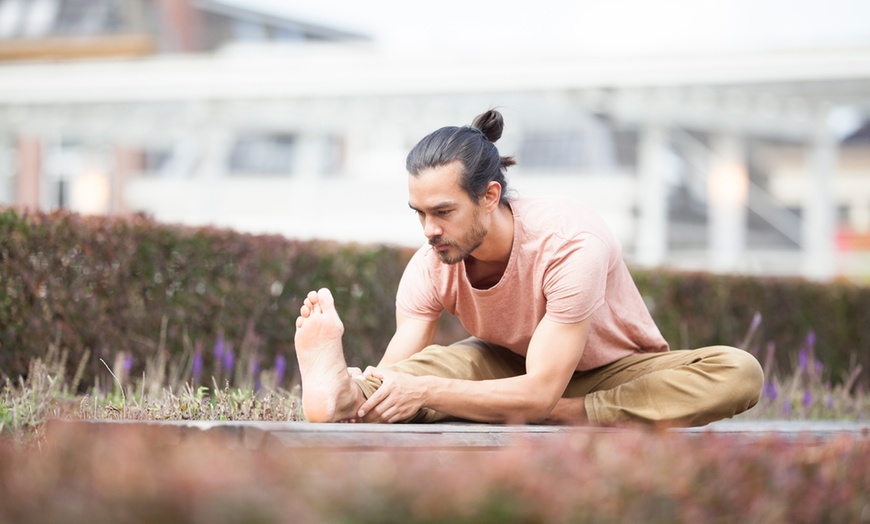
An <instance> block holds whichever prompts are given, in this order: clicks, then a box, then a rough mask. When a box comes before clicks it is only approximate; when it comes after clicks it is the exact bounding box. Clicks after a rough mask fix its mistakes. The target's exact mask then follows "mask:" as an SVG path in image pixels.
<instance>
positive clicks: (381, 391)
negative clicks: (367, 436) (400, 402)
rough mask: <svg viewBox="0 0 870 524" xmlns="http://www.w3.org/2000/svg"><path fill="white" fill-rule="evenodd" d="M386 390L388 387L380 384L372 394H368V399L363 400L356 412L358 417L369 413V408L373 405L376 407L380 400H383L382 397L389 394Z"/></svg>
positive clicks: (372, 407) (371, 408)
mask: <svg viewBox="0 0 870 524" xmlns="http://www.w3.org/2000/svg"><path fill="white" fill-rule="evenodd" d="M387 390H388V388H385V387H384V386H383V385H381V387H379V388H378V389H377V391H375V392H374V393H373V394H372V396H370V397H369V398H368V400H366V401H365V402H363V405H362V406H360V408H359V411H358V413H357V414H358V415H359V417H360V418H364V417H365V416H366V414H367V413H369V412H370V411H371V410H373V409H374V408H375V407H377V406H378V405H379V404H380V403H381V402H383V401H384V399H385V398H387V395H388V394H389V391H387Z"/></svg>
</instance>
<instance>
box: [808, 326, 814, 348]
mask: <svg viewBox="0 0 870 524" xmlns="http://www.w3.org/2000/svg"><path fill="white" fill-rule="evenodd" d="M815 345H816V332H815V331H813V330H812V329H811V330H810V332H809V333H807V347H808V348H811V347H815Z"/></svg>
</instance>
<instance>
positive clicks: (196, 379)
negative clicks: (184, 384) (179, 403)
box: [191, 349, 202, 384]
mask: <svg viewBox="0 0 870 524" xmlns="http://www.w3.org/2000/svg"><path fill="white" fill-rule="evenodd" d="M191 376H192V378H193V383H194V384H199V383H200V378H202V351H201V350H199V349H197V351H196V353H194V354H193V369H192V370H191Z"/></svg>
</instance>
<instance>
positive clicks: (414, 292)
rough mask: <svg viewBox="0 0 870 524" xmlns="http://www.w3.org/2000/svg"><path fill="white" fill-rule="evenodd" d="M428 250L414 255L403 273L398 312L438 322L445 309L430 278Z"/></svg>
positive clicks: (400, 283)
mask: <svg viewBox="0 0 870 524" xmlns="http://www.w3.org/2000/svg"><path fill="white" fill-rule="evenodd" d="M426 249H427V248H423V249H420V250H419V251H417V252H416V253H414V256H412V257H411V260H410V262H408V265H407V267H405V271H404V273H402V278H401V279H400V280H399V289H398V291H397V292H396V311H397V312H399V313H401V314H403V315H405V316H407V317H410V318H415V319H419V320H437V319H438V317H439V316H441V311H442V310H443V309H444V307H443V306H442V305H441V300H440V299H439V298H438V293H437V289H436V288H435V285H434V283H433V282H432V279H431V278H430V276H429V270H428V267H427V265H426V257H425V253H426Z"/></svg>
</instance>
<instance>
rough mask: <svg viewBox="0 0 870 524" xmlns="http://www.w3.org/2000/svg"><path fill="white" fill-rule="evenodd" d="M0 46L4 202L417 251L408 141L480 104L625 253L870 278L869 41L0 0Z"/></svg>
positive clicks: (138, 2)
mask: <svg viewBox="0 0 870 524" xmlns="http://www.w3.org/2000/svg"><path fill="white" fill-rule="evenodd" d="M95 5H99V6H102V7H100V9H101V10H100V11H99V13H102V14H101V15H100V16H102V18H100V17H99V16H97V15H95V14H94V13H95V12H88V16H85V17H84V18H82V16H81V13H79V18H76V16H73V14H74V11H75V9H74V8H80V9H85V7H83V6H95ZM10 6H14V7H10ZM76 6H77V7H76ZM94 9H95V8H94ZM113 9H114V10H113ZM34 13H36V14H34ZM64 13H65V14H64ZM99 13H97V14H99ZM113 13H114V14H113ZM149 13H150V14H149ZM95 19H98V20H102V21H103V22H102V23H103V25H100V24H96V22H93V20H95ZM34 20H36V21H34ZM75 20H91V25H90V26H88V27H89V28H88V29H86V30H85V29H81V28H80V26H81V27H83V26H87V24H85V23H84V22H79V23H78V25H76V24H77V23H74V21H75ZM125 20H130V21H131V22H129V23H128V22H124V21H125ZM148 20H150V21H151V22H152V23H151V25H149V23H145V22H143V21H148ZM37 22H38V23H37ZM40 24H41V25H40ZM64 24H66V25H64ZM95 24H96V25H95ZM65 27H75V28H78V29H76V30H75V31H79V33H75V31H72V30H69V29H64V30H63V31H66V32H65V33H64V32H63V31H60V30H59V29H58V28H65ZM94 27H98V28H99V27H103V29H94ZM35 28H37V29H38V28H41V29H39V30H37V29H35ZM40 31H41V32H40ZM82 34H84V35H85V36H81V35H82ZM93 34H96V35H97V36H96V37H93V36H87V35H93ZM276 40H279V41H280V42H276ZM287 41H292V42H293V43H287ZM0 57H2V58H5V59H6V61H5V62H3V63H2V64H0V203H2V204H7V205H15V206H20V207H26V208H32V209H34V208H39V209H53V208H70V209H73V210H76V211H80V212H84V213H110V214H120V215H123V214H128V213H137V212H141V213H146V214H149V215H153V216H154V217H155V218H157V219H158V220H161V221H166V222H178V223H184V224H192V225H217V226H224V227H231V228H234V229H237V230H240V231H248V232H255V233H263V232H270V233H280V234H283V235H286V236H288V237H294V238H315V237H319V238H332V239H337V240H342V241H359V242H385V243H392V244H402V245H417V244H419V243H421V242H422V241H423V236H422V232H421V231H420V229H419V225H418V224H417V221H416V219H415V217H414V216H413V215H412V213H411V212H410V211H409V209H408V207H407V193H406V173H405V170H404V158H405V155H406V154H407V151H408V150H409V149H410V148H411V147H412V146H413V145H414V144H415V143H416V142H417V141H418V140H419V139H420V138H422V136H424V135H425V134H426V133H428V132H430V131H432V130H434V129H436V128H438V127H441V126H444V125H462V124H467V123H470V122H471V120H472V118H473V117H474V116H475V115H477V114H478V113H480V112H482V111H484V110H486V109H488V108H491V107H497V108H499V109H500V110H501V111H502V112H503V113H504V115H505V120H506V130H505V136H504V137H503V139H502V140H501V141H499V143H498V146H499V149H500V150H501V151H502V154H513V155H516V157H517V160H518V165H517V166H515V167H513V168H511V169H510V170H509V180H510V183H511V184H512V185H513V186H514V189H515V190H516V192H517V193H518V194H519V195H532V194H559V195H566V196H571V197H575V198H577V199H579V200H582V201H585V202H586V203H588V204H589V205H591V206H593V207H594V208H596V209H598V210H599V211H600V212H601V213H602V214H603V215H604V217H605V218H606V219H607V220H608V222H609V223H610V224H611V226H612V227H613V229H614V230H615V232H616V233H617V235H618V236H619V238H620V239H621V240H622V243H623V246H624V248H625V252H626V257H627V258H628V259H629V261H631V262H632V263H634V264H638V265H645V266H659V265H662V266H672V267H678V268H685V269H699V270H711V271H719V272H739V273H747V274H785V275H804V276H808V277H811V278H820V279H827V278H832V277H835V276H838V275H843V276H847V277H856V278H861V277H865V276H866V275H867V274H868V273H870V265H868V262H870V126H868V122H870V48H860V47H859V48H833V49H832V48H825V49H803V50H791V51H779V52H774V51H769V52H762V53H759V52H749V51H745V52H735V53H715V54H701V53H695V54H685V55H681V56H658V57H650V56H647V57H631V56H611V57H606V58H605V57H591V56H588V55H580V54H577V53H572V52H568V51H563V50H553V51H551V52H542V51H540V50H535V51H534V52H531V51H530V52H528V53H522V52H515V51H512V52H510V53H491V52H473V51H472V52H469V51H460V50H456V49H452V50H447V51H443V52H438V53H436V52H428V53H427V52H423V51H421V50H414V51H413V52H411V51H407V52H405V51H402V50H395V49H393V50H388V49H384V48H381V47H378V46H376V45H373V44H372V43H371V42H369V41H367V40H366V38H365V37H364V36H362V35H358V34H354V33H351V32H347V31H342V30H337V29H331V28H328V27H324V26H319V25H315V24H310V23H305V22H302V21H296V20H291V19H287V18H281V17H277V16H274V15H269V14H264V13H261V12H256V11H252V10H246V9H242V8H238V7H234V8H230V7H227V6H226V5H224V4H222V3H220V2H208V1H202V2H194V1H191V2H187V1H186V0H185V1H183V2H182V1H180V0H165V1H163V0H160V1H158V0H152V1H148V0H116V1H115V2H112V1H110V0H104V1H102V2H86V1H85V0H78V1H75V0H0Z"/></svg>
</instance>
